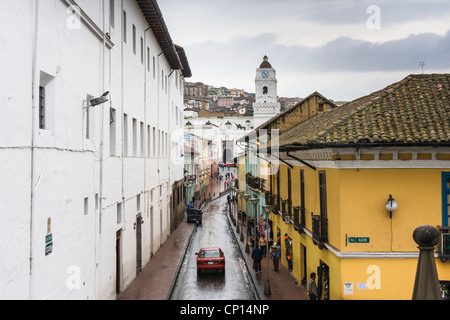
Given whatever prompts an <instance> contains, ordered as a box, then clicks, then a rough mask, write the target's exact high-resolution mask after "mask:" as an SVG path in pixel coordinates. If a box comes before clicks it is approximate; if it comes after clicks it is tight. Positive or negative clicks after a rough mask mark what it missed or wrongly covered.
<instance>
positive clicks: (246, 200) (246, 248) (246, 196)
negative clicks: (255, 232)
mask: <svg viewBox="0 0 450 320" xmlns="http://www.w3.org/2000/svg"><path fill="white" fill-rule="evenodd" d="M243 197H244V199H245V213H246V215H247V202H248V199H250V195H249V194H247V193H244V195H243ZM247 228H248V215H247ZM247 230H248V229H247ZM246 233H247V241H246V242H245V252H246V253H249V252H250V249H249V247H248V231H247V232H246Z"/></svg>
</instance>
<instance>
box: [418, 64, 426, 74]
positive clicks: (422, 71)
mask: <svg viewBox="0 0 450 320" xmlns="http://www.w3.org/2000/svg"><path fill="white" fill-rule="evenodd" d="M419 65H420V66H421V67H422V74H423V66H424V65H425V62H423V61H421V62H420V63H419Z"/></svg>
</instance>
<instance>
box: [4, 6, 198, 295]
mask: <svg viewBox="0 0 450 320" xmlns="http://www.w3.org/2000/svg"><path fill="white" fill-rule="evenodd" d="M0 44H1V47H2V50H1V52H0V57H1V63H0V74H1V75H2V77H1V79H0V105H1V110H2V117H1V118H0V128H1V129H0V130H1V134H0V159H1V163H2V166H1V167H0V203H1V209H2V210H1V211H2V212H1V214H0V242H1V243H2V245H1V247H2V250H1V253H2V257H3V258H2V259H1V260H0V298H1V299H116V295H117V294H118V293H120V292H122V291H123V290H124V289H125V288H127V287H128V286H129V284H130V283H131V282H132V281H133V280H134V279H135V277H136V275H137V273H138V272H139V271H140V270H141V269H142V268H143V266H145V265H146V264H147V263H148V262H149V260H150V259H151V258H152V256H153V255H154V254H155V252H157V251H158V249H159V248H160V247H161V245H162V244H163V243H164V242H165V241H166V239H167V238H168V236H169V234H170V232H171V230H173V228H174V227H175V226H176V224H177V223H178V221H179V219H180V212H179V210H178V208H179V207H180V202H181V201H180V197H179V194H180V193H179V190H180V188H182V186H183V179H184V175H183V157H182V155H183V142H184V141H183V124H184V123H183V116H182V110H183V94H184V88H183V83H184V78H185V77H190V76H191V74H190V69H189V64H188V61H187V58H186V55H185V53H184V50H183V48H182V47H179V46H177V45H174V44H173V43H172V40H171V37H170V35H169V33H168V31H167V27H166V25H165V23H164V20H163V18H162V14H161V12H160V9H159V7H158V4H157V2H156V0H105V1H92V0H46V1H32V0H21V1H1V2H0ZM174 191H175V192H177V196H176V197H174V196H173V192H174ZM181 194H182V192H181ZM181 207H183V204H181ZM182 214H183V213H182V212H181V219H182V217H183V216H182Z"/></svg>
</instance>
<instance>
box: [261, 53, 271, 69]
mask: <svg viewBox="0 0 450 320" xmlns="http://www.w3.org/2000/svg"><path fill="white" fill-rule="evenodd" d="M259 68H260V69H272V65H271V64H270V63H269V58H268V57H267V56H264V58H263V62H262V63H261V65H260V66H259Z"/></svg>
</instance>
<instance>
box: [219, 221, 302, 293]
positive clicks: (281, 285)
mask: <svg viewBox="0 0 450 320" xmlns="http://www.w3.org/2000/svg"><path fill="white" fill-rule="evenodd" d="M227 216H228V221H229V223H230V228H231V229H232V230H233V234H234V235H235V238H236V242H237V243H238V244H239V247H240V248H241V251H242V255H243V256H244V258H245V261H246V262H247V267H248V269H249V271H250V274H251V277H252V279H253V282H254V284H255V287H256V288H257V290H258V293H259V296H260V299H261V300H309V296H308V292H307V291H306V288H305V287H303V286H302V285H300V284H299V283H297V281H296V280H295V279H294V278H293V277H291V274H290V272H289V270H288V269H287V268H286V267H285V266H283V265H282V264H281V261H280V263H279V267H278V270H279V271H278V272H277V271H273V262H272V260H271V259H270V257H269V283H270V292H271V294H270V296H266V295H264V287H265V283H266V278H267V277H266V274H267V271H266V265H267V257H264V258H263V259H262V261H261V272H259V273H255V271H254V270H253V260H252V258H251V252H252V249H253V248H252V247H250V248H249V253H245V241H246V240H247V236H246V234H245V233H244V240H243V241H241V240H240V237H241V235H240V233H237V232H236V226H235V225H233V224H232V223H231V219H230V217H229V215H227ZM245 230H246V228H244V232H245Z"/></svg>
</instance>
